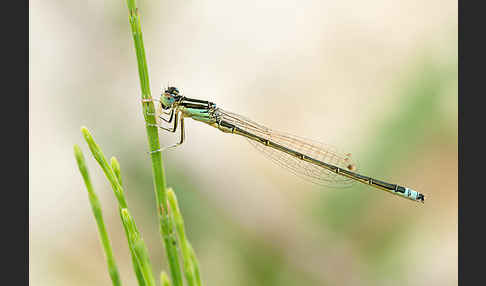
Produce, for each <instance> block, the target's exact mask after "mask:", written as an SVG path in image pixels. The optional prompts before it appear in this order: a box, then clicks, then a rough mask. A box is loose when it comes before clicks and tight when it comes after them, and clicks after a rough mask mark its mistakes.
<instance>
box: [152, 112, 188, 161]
mask: <svg viewBox="0 0 486 286" xmlns="http://www.w3.org/2000/svg"><path fill="white" fill-rule="evenodd" d="M178 118H179V112H176V114H175V121H174V126H173V128H172V129H168V128H164V127H162V126H159V125H157V124H150V125H149V126H156V127H159V128H161V129H164V130H167V131H170V132H175V131H176V130H177V121H179V120H178ZM180 120H181V128H180V130H181V138H180V141H179V142H178V143H176V144H174V145H170V146H167V147H164V148H161V149H158V150H154V151H151V152H150V154H152V153H157V152H161V151H164V150H165V149H169V148H175V147H177V146H179V145H181V144H182V143H184V140H185V138H186V134H185V128H184V116H182V115H181V119H180Z"/></svg>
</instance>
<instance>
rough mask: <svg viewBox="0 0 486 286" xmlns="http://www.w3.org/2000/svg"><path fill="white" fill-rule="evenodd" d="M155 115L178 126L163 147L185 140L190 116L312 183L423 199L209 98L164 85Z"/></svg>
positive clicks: (344, 157) (347, 157)
mask: <svg viewBox="0 0 486 286" xmlns="http://www.w3.org/2000/svg"><path fill="white" fill-rule="evenodd" d="M155 116H156V118H157V124H153V125H151V126H154V127H158V128H161V129H163V130H166V131H169V132H176V130H177V129H178V128H179V129H180V140H179V142H178V143H176V144H174V145H172V146H168V147H166V148H174V147H177V146H179V145H181V144H182V143H184V141H185V130H184V118H191V119H194V120H196V121H200V122H202V123H206V124H208V125H210V126H213V127H215V128H217V129H219V130H221V131H223V132H225V133H231V134H236V135H240V136H243V137H245V138H247V139H248V141H249V142H250V143H251V144H252V145H253V146H254V147H255V148H256V149H258V150H259V151H260V152H262V153H263V154H264V155H265V156H266V157H268V158H269V159H271V160H272V161H274V162H275V163H277V164H278V165H280V166H282V167H284V168H286V169H288V170H289V171H291V172H292V173H294V174H296V175H298V176H300V177H302V178H304V179H306V180H308V181H311V182H313V183H316V184H320V185H326V186H332V187H346V186H350V185H351V184H353V183H354V182H361V183H363V184H367V185H370V186H372V187H374V188H376V189H380V190H384V191H387V192H389V193H392V194H395V195H398V196H400V197H403V198H407V199H410V200H413V201H418V202H422V203H423V202H424V195H423V194H421V193H419V192H417V191H415V190H413V189H410V188H407V187H403V186H400V185H397V184H390V183H387V182H383V181H380V180H377V179H373V178H371V177H367V176H363V175H361V174H358V173H356V172H354V171H356V164H355V163H354V162H353V160H352V158H351V154H349V153H341V152H338V151H337V150H336V148H334V147H332V146H330V145H327V144H324V143H320V142H317V141H313V140H309V139H305V138H301V137H298V136H295V135H291V134H287V133H284V132H280V131H276V130H272V129H270V128H268V127H265V126H263V125H260V124H258V123H256V122H254V121H252V120H250V119H248V118H245V117H243V116H241V115H239V114H236V113H232V112H229V111H226V110H223V109H221V108H219V107H217V106H216V104H214V103H212V102H210V101H206V100H200V99H193V98H188V97H185V96H182V95H181V94H180V93H179V90H178V89H177V88H175V87H169V88H167V89H166V90H165V91H164V93H163V94H162V95H161V98H160V100H159V101H158V108H157V113H156V114H155ZM164 122H165V123H168V124H172V127H169V128H167V127H164V126H162V125H163V124H164ZM164 149H165V148H164ZM162 150H163V149H160V150H154V151H151V152H152V153H153V152H160V151H162Z"/></svg>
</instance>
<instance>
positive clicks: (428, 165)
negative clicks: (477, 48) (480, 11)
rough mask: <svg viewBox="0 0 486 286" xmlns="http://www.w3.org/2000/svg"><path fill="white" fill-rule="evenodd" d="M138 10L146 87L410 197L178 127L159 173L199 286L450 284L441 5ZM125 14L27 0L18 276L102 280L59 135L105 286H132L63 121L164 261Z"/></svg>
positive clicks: (232, 139) (449, 132)
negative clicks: (25, 153) (108, 252)
mask: <svg viewBox="0 0 486 286" xmlns="http://www.w3.org/2000/svg"><path fill="white" fill-rule="evenodd" d="M139 4H140V9H141V13H142V21H143V22H142V25H143V31H144V38H145V47H146V49H147V58H148V63H149V70H150V79H151V88H152V92H153V95H154V96H155V95H157V94H159V93H160V90H161V88H162V87H163V86H166V85H167V83H168V82H169V83H170V84H171V85H176V86H178V87H180V88H182V90H183V92H184V94H185V95H187V96H189V97H194V98H202V99H208V100H210V101H213V102H216V103H217V104H218V105H220V106H222V107H224V108H225V109H227V110H230V111H234V112H237V113H240V114H242V115H245V116H247V117H250V118H252V119H253V120H255V121H257V122H260V123H263V124H265V125H268V126H269V127H272V128H275V129H277V130H282V131H287V132H289V133H294V134H297V135H300V136H303V137H308V138H313V139H315V140H318V141H323V142H326V143H329V144H332V145H335V146H338V147H339V148H340V149H342V150H345V151H347V152H351V153H353V156H354V157H355V158H356V159H357V160H358V162H359V166H358V168H359V169H360V171H361V172H363V174H366V175H371V176H374V177H376V178H379V179H383V180H385V181H390V182H393V183H399V184H403V185H406V186H410V187H412V188H415V189H417V190H419V191H421V192H423V193H425V194H426V204H425V205H418V204H415V203H413V202H410V201H407V200H403V199H399V198H396V197H394V196H391V195H389V194H386V193H384V192H378V191H374V190H373V189H371V188H369V187H367V186H364V185H356V186H354V187H352V188H349V189H339V190H332V189H329V188H324V187H319V186H316V185H313V184H311V183H308V182H306V181H303V180H302V179H300V178H299V177H296V176H294V175H292V174H291V173H290V172H287V171H286V170H283V169H281V168H279V167H277V166H276V165H274V164H273V163H272V162H271V161H269V160H267V159H266V158H265V157H264V156H262V155H261V154H260V153H259V152H258V151H257V150H256V149H254V148H253V147H252V146H251V145H250V144H248V143H247V142H246V140H245V139H244V138H239V137H236V136H230V135H227V134H223V133H222V132H219V131H218V130H216V129H213V128H210V127H208V126H206V125H203V124H200V123H197V122H193V121H187V124H186V125H187V127H186V128H187V129H186V133H187V142H186V143H185V144H184V145H183V146H182V147H180V148H178V149H176V150H174V151H169V152H168V153H166V154H165V156H164V158H165V167H166V173H167V177H168V181H169V185H170V186H172V187H174V189H175V190H176V193H177V195H178V197H179V200H180V204H181V208H182V212H183V214H184V218H185V222H186V227H187V231H188V234H189V238H190V239H191V241H192V243H193V245H194V247H195V250H196V253H197V254H198V256H199V260H200V263H201V268H202V275H203V280H204V281H205V284H206V285H304V284H305V285H456V284H457V279H458V271H457V257H458V253H457V251H458V248H457V227H458V224H457V192H458V188H457V164H458V159H457V155H458V154H457V60H458V59H457V1H452V0H446V1H444V0H427V1H418V0H411V1H410V0H407V1H404V0H392V1H385V0H370V1H358V0H344V1H286V0H279V1H153V0H151V1H139ZM127 15H128V12H127V8H126V3H125V1H124V0H109V1H94V0H90V1H60V0H57V1H56V0H46V1H36V0H31V1H30V51H29V56H30V66H29V67H30V81H29V85H30V97H29V98H30V118H29V124H30V131H29V135H30V146H29V151H30V160H29V163H30V164H29V165H30V169H29V171H30V180H29V183H30V186H29V187H30V200H29V213H30V226H29V230H30V235H29V236H30V239H29V244H30V259H29V261H30V282H31V285H50V286H54V285H110V283H111V282H110V280H109V276H108V273H107V271H106V266H105V260H104V257H103V253H102V249H101V245H100V243H99V240H98V233H97V229H96V225H95V222H94V219H93V216H92V213H91V209H90V206H89V204H88V199H87V193H86V190H85V187H84V185H83V183H82V179H81V176H80V174H79V173H78V170H77V167H76V164H75V160H74V157H73V151H72V146H73V144H75V143H77V144H80V146H81V147H82V148H83V150H84V151H85V154H86V157H87V159H88V163H89V167H90V174H91V177H92V178H93V181H94V187H95V189H96V191H97V192H98V194H99V196H100V199H101V201H102V205H103V210H104V216H105V218H106V220H107V228H108V231H109V234H110V237H111V240H112V244H113V247H114V252H115V257H116V259H117V263H118V265H119V267H120V272H121V276H122V279H123V281H124V284H125V285H135V284H136V280H135V276H134V274H133V271H132V266H131V260H130V259H129V254H128V248H127V245H126V239H125V237H124V234H123V229H122V227H121V223H120V221H119V217H118V213H117V209H116V204H115V199H114V195H113V193H112V191H111V188H110V186H109V185H108V183H107V181H106V180H105V179H104V177H103V175H102V172H101V170H100V168H99V167H98V165H97V164H95V162H94V160H93V159H92V157H91V156H89V155H88V154H89V153H88V148H87V146H86V144H85V143H84V141H83V140H82V136H81V133H80V131H79V128H80V126H81V125H86V126H87V127H88V128H89V129H90V130H91V131H92V133H93V135H94V136H95V139H96V140H97V141H98V143H99V144H100V145H101V147H102V148H103V150H104V151H105V153H106V154H107V155H108V156H113V155H115V156H117V158H118V159H119V161H120V163H121V167H122V175H123V176H124V184H125V188H126V194H127V197H128V203H129V205H130V208H131V211H132V213H133V215H134V217H135V219H136V221H137V223H138V224H139V226H140V229H141V232H142V235H143V237H144V239H145V241H146V242H147V244H148V248H149V250H150V253H151V261H152V264H153V268H154V272H155V273H158V272H159V271H160V270H161V269H165V270H167V269H168V268H167V265H166V260H165V256H164V253H165V252H164V250H163V246H162V244H161V242H160V239H159V234H158V231H157V220H156V210H155V203H154V195H153V189H152V179H151V167H150V160H149V156H148V155H147V153H146V152H147V151H148V145H147V139H146V133H145V129H144V123H143V117H142V111H141V104H140V86H139V79H138V72H137V69H136V59H135V53H134V48H133V42H132V39H131V36H130V32H129V24H128V19H127ZM160 138H161V144H162V145H169V144H172V143H173V142H175V141H176V140H177V136H173V135H172V134H171V135H169V134H161V136H160ZM194 158H196V159H194Z"/></svg>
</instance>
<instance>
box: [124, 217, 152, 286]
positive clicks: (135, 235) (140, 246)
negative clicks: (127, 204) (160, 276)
mask: <svg viewBox="0 0 486 286" xmlns="http://www.w3.org/2000/svg"><path fill="white" fill-rule="evenodd" d="M121 218H122V222H123V225H124V227H125V228H126V230H127V234H128V235H127V237H128V245H129V247H130V249H131V250H132V251H133V252H134V253H135V258H136V263H137V265H138V266H139V269H141V271H142V275H143V280H144V282H145V285H147V286H155V280H154V276H153V274H152V266H151V265H150V259H149V255H148V251H147V247H146V246H145V243H144V242H143V239H142V238H141V237H140V234H139V232H138V230H137V228H136V226H135V222H134V221H133V219H132V217H131V215H130V213H129V212H128V210H127V209H122V210H121Z"/></svg>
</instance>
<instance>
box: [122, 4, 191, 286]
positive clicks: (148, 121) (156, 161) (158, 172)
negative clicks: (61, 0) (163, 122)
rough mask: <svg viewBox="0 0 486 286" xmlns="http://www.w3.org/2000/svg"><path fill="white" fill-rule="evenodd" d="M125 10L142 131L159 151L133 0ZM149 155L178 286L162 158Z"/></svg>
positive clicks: (161, 225) (162, 230)
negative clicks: (131, 45) (131, 38)
mask: <svg viewBox="0 0 486 286" xmlns="http://www.w3.org/2000/svg"><path fill="white" fill-rule="evenodd" d="M127 6H128V12H129V22H130V28H131V31H132V35H133V41H134V45H135V51H136V56H137V63H138V74H139V77H140V87H141V91H142V94H141V95H142V100H147V102H142V110H143V113H144V118H145V129H146V131H147V138H148V143H149V147H150V151H155V150H159V149H160V143H159V134H158V129H157V127H154V126H153V124H156V120H155V116H154V115H149V114H154V113H155V108H154V104H153V102H152V101H151V99H152V95H151V92H150V83H149V77H148V68H147V60H146V56H145V48H144V44H143V35H142V26H141V24H140V14H139V11H138V8H137V6H136V2H135V0H127ZM150 154H151V155H150V158H151V160H152V175H153V184H154V192H155V199H156V203H157V213H158V218H159V229H160V233H161V236H162V238H163V241H164V245H165V249H166V252H167V258H168V262H169V268H170V272H171V276H172V282H173V284H174V286H182V285H183V284H182V274H181V268H180V265H179V258H178V255H177V248H176V245H173V244H172V243H171V239H170V234H171V233H172V232H173V230H172V225H171V224H170V219H169V217H168V213H167V194H166V180H165V172H164V168H163V164H162V155H161V152H153V153H150Z"/></svg>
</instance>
